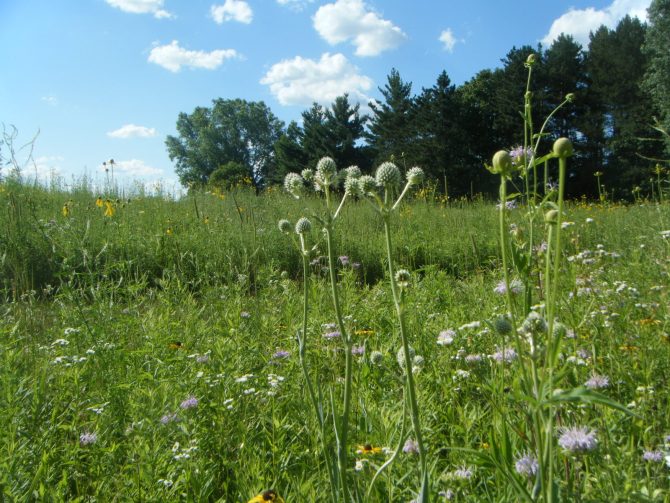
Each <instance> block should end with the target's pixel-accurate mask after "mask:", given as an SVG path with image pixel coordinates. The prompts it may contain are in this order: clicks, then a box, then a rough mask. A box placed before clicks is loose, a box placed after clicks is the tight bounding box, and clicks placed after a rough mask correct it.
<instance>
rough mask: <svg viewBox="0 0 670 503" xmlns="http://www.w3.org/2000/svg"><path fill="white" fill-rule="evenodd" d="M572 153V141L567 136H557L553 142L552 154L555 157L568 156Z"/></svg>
mask: <svg viewBox="0 0 670 503" xmlns="http://www.w3.org/2000/svg"><path fill="white" fill-rule="evenodd" d="M572 153H573V149H572V142H571V141H570V140H568V139H567V138H559V139H558V140H556V141H555V142H554V155H555V156H556V157H561V158H565V157H570V156H571V155H572Z"/></svg>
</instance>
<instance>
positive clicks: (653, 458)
mask: <svg viewBox="0 0 670 503" xmlns="http://www.w3.org/2000/svg"><path fill="white" fill-rule="evenodd" d="M642 460H643V461H648V462H650V463H661V462H662V461H663V452H662V451H659V450H656V451H644V453H643V454H642Z"/></svg>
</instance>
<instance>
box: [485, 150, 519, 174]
mask: <svg viewBox="0 0 670 503" xmlns="http://www.w3.org/2000/svg"><path fill="white" fill-rule="evenodd" d="M492 164H493V167H492V168H490V171H491V172H492V173H493V174H496V175H502V176H505V177H508V176H509V175H511V174H512V167H513V162H512V156H510V155H509V152H507V151H506V150H499V151H498V152H496V153H495V155H494V156H493V161H492Z"/></svg>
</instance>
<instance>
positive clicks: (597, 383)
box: [584, 374, 610, 389]
mask: <svg viewBox="0 0 670 503" xmlns="http://www.w3.org/2000/svg"><path fill="white" fill-rule="evenodd" d="M609 385H610V380H609V377H606V376H601V375H598V374H593V375H592V376H591V379H589V380H588V381H586V382H585V383H584V386H586V387H587V388H589V389H604V388H607V387H608V386H609Z"/></svg>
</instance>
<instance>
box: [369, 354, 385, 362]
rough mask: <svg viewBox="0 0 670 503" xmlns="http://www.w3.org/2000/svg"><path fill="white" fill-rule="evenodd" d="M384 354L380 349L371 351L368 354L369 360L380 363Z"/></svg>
mask: <svg viewBox="0 0 670 503" xmlns="http://www.w3.org/2000/svg"><path fill="white" fill-rule="evenodd" d="M383 359H384V355H383V354H382V353H381V352H380V351H373V352H372V353H371V354H370V361H371V362H372V363H373V364H375V365H381V363H382V360H383Z"/></svg>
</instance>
